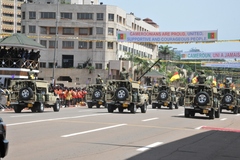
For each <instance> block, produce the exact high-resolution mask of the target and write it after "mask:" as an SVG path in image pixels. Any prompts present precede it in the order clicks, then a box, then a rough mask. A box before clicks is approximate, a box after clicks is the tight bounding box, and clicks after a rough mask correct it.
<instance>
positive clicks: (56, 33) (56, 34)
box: [52, 0, 59, 86]
mask: <svg viewBox="0 0 240 160" xmlns="http://www.w3.org/2000/svg"><path fill="white" fill-rule="evenodd" d="M58 20H59V0H58V1H57V12H56V31H55V42H54V53H53V73H52V83H53V85H54V86H55V67H56V52H57V37H58Z"/></svg>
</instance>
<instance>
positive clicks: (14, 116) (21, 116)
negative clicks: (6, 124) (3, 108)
mask: <svg viewBox="0 0 240 160" xmlns="http://www.w3.org/2000/svg"><path fill="white" fill-rule="evenodd" d="M28 116H33V114H28V115H19V116H10V117H12V118H16V117H28Z"/></svg>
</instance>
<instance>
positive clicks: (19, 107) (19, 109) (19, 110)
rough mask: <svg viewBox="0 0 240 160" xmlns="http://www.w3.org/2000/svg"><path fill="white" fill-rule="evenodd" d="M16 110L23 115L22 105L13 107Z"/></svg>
mask: <svg viewBox="0 0 240 160" xmlns="http://www.w3.org/2000/svg"><path fill="white" fill-rule="evenodd" d="M13 107H14V108H13V109H14V112H15V113H21V112H22V109H23V107H22V106H20V105H14V106H13Z"/></svg>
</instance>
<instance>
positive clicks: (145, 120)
mask: <svg viewBox="0 0 240 160" xmlns="http://www.w3.org/2000/svg"><path fill="white" fill-rule="evenodd" d="M156 119H159V118H157V117H156V118H150V119H144V120H142V121H143V122H147V121H152V120H156Z"/></svg>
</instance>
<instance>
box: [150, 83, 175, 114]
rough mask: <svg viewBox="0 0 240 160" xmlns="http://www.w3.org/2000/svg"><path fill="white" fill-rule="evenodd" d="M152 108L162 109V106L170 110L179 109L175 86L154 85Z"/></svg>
mask: <svg viewBox="0 0 240 160" xmlns="http://www.w3.org/2000/svg"><path fill="white" fill-rule="evenodd" d="M151 97H152V100H151V101H152V108H153V109H155V108H161V107H162V106H165V107H168V108H169V109H173V108H175V109H178V103H177V97H176V91H175V87H174V86H168V85H162V86H158V85H154V86H153V88H152V96H151Z"/></svg>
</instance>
